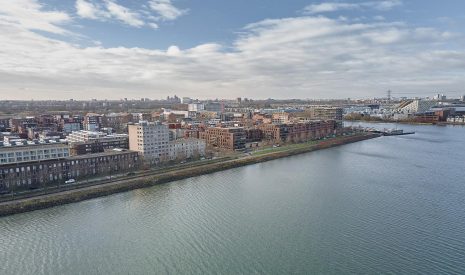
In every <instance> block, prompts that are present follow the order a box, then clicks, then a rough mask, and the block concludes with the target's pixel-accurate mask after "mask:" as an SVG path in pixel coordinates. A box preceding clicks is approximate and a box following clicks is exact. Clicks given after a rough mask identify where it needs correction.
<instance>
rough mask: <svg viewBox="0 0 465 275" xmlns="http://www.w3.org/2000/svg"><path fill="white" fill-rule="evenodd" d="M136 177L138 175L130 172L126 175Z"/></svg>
mask: <svg viewBox="0 0 465 275" xmlns="http://www.w3.org/2000/svg"><path fill="white" fill-rule="evenodd" d="M135 175H136V173H134V172H129V173H127V174H126V176H135Z"/></svg>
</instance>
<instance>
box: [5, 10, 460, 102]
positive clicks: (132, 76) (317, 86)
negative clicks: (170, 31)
mask: <svg viewBox="0 0 465 275" xmlns="http://www.w3.org/2000/svg"><path fill="white" fill-rule="evenodd" d="M39 10H40V9H39ZM51 24H52V23H51ZM51 26H52V27H55V23H53V24H52V25H51ZM456 35H457V34H452V33H450V32H444V31H440V30H437V29H434V28H429V27H423V28H419V27H411V26H409V25H408V24H406V23H399V22H387V21H382V22H379V21H373V22H367V21H364V23H353V22H352V21H350V20H337V19H330V18H326V17H323V16H319V17H312V16H304V17H296V18H283V19H268V20H264V21H260V22H256V23H254V24H250V25H248V26H246V27H245V28H244V30H243V33H242V34H241V35H240V36H238V37H237V38H236V39H235V42H234V43H233V44H232V45H219V44H217V43H205V44H201V45H198V46H196V47H193V48H189V49H180V48H179V47H178V46H176V45H173V46H171V47H169V48H168V49H166V50H157V49H143V48H125V47H117V48H104V47H102V46H101V45H100V44H99V43H98V42H96V44H95V46H92V47H79V46H76V45H73V44H70V43H66V42H63V41H59V40H56V39H51V38H47V37H44V36H42V35H40V34H38V33H34V32H32V31H30V30H29V29H28V28H25V27H24V25H23V23H21V22H20V21H10V20H8V21H7V20H5V19H4V18H0V45H2V47H0V60H2V62H1V66H0V81H1V83H2V85H1V86H0V97H1V98H18V97H22V98H26V99H30V98H90V97H99V98H122V97H149V98H161V97H164V96H166V95H167V94H172V93H173V92H176V93H177V94H183V95H186V96H193V97H199V98H202V97H214V98H216V97H218V98H232V97H236V96H247V97H254V98H268V97H275V98H289V97H293V98H297V97H300V98H313V97H316V98H334V97H337V98H344V97H359V96H367V97H374V96H382V95H384V92H383V91H385V90H387V89H392V90H394V91H396V92H402V91H406V92H417V93H418V94H425V93H431V92H432V91H434V90H460V89H463V87H465V78H464V77H463V76H464V75H465V50H464V49H465V47H464V45H463V40H461V39H456Z"/></svg>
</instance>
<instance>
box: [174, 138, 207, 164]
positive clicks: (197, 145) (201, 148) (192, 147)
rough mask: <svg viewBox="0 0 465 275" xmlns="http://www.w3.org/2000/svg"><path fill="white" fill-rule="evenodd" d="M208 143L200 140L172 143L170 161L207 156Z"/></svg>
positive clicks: (193, 139)
mask: <svg viewBox="0 0 465 275" xmlns="http://www.w3.org/2000/svg"><path fill="white" fill-rule="evenodd" d="M205 149H206V142H205V140H203V139H198V138H182V139H178V140H175V141H172V142H170V145H169V157H170V160H176V159H187V158H192V157H194V158H195V157H199V156H205Z"/></svg>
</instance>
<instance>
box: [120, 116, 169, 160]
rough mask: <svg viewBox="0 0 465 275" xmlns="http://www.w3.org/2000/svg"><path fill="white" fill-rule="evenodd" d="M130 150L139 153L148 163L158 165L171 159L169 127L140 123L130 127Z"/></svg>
mask: <svg viewBox="0 0 465 275" xmlns="http://www.w3.org/2000/svg"><path fill="white" fill-rule="evenodd" d="M128 132H129V149H130V150H133V151H137V152H139V154H140V155H142V156H143V157H144V159H145V160H146V161H150V162H151V163H158V162H162V161H167V160H168V159H169V130H168V126H166V125H163V124H161V123H159V122H147V121H140V122H139V123H136V124H133V125H128Z"/></svg>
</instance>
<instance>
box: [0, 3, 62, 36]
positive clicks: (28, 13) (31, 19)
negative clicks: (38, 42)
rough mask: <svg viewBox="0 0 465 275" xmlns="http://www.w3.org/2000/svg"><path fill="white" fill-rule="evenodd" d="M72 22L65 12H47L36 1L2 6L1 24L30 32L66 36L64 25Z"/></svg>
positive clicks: (0, 9) (2, 4)
mask: <svg viewBox="0 0 465 275" xmlns="http://www.w3.org/2000/svg"><path fill="white" fill-rule="evenodd" d="M70 21H71V18H70V16H69V15H68V14H67V13H65V12H63V11H45V10H44V7H43V6H42V5H41V4H40V3H39V2H38V1H36V0H15V1H14V2H13V1H2V3H1V4H0V22H2V23H3V24H14V25H19V26H21V27H23V28H25V29H29V30H40V31H46V32H50V33H56V34H66V33H68V31H66V30H65V29H64V28H62V27H61V25H62V24H65V23H68V22H70Z"/></svg>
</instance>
